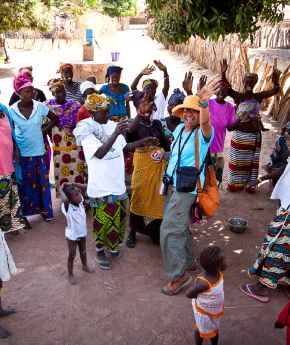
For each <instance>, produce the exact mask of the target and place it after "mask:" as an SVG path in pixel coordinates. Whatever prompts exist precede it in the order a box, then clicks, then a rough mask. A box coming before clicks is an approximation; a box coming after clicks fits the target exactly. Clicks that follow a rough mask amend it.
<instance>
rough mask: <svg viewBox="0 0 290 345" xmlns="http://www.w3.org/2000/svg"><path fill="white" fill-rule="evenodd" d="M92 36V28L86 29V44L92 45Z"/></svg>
mask: <svg viewBox="0 0 290 345" xmlns="http://www.w3.org/2000/svg"><path fill="white" fill-rule="evenodd" d="M93 38H94V30H93V29H86V44H87V45H89V46H90V45H92V44H93Z"/></svg>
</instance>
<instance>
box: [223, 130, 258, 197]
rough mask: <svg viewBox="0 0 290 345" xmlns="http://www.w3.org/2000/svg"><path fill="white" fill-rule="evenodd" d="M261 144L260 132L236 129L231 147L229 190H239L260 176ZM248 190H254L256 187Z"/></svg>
mask: <svg viewBox="0 0 290 345" xmlns="http://www.w3.org/2000/svg"><path fill="white" fill-rule="evenodd" d="M261 144H262V136H261V133H260V132H258V133H244V132H240V131H234V133H233V136H232V140H231V147H230V162H229V176H228V190H230V191H231V192H239V191H241V190H243V189H244V187H245V185H246V184H247V183H248V182H250V181H254V180H256V179H257V178H258V173H259V161H260V152H261ZM247 191H249V192H251V191H252V192H254V191H255V188H253V189H252V190H247Z"/></svg>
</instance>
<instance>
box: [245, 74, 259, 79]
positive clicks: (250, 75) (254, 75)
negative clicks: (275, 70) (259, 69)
mask: <svg viewBox="0 0 290 345" xmlns="http://www.w3.org/2000/svg"><path fill="white" fill-rule="evenodd" d="M247 77H248V78H254V79H256V80H258V79H259V77H258V74H257V73H245V75H244V78H247Z"/></svg>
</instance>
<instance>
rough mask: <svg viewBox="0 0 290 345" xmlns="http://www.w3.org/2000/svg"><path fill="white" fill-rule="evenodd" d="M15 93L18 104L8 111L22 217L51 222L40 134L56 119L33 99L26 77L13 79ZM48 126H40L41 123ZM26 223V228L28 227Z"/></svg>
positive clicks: (22, 75) (18, 76)
mask: <svg viewBox="0 0 290 345" xmlns="http://www.w3.org/2000/svg"><path fill="white" fill-rule="evenodd" d="M13 86H14V90H15V92H16V93H17V94H18V95H19V97H20V101H18V102H17V103H15V104H13V105H12V106H11V107H10V108H9V113H10V116H11V118H12V122H13V126H14V128H15V136H16V143H17V145H18V147H19V150H20V168H21V172H22V182H21V183H20V184H19V186H18V190H19V197H20V202H21V208H22V214H23V216H24V217H27V216H31V215H35V214H41V215H42V216H43V217H44V219H45V220H50V219H52V218H53V212H52V205H51V194H50V187H49V178H48V169H47V164H46V154H45V145H44V140H43V134H47V133H48V132H49V131H51V129H52V128H53V126H55V125H56V124H57V121H58V119H57V117H56V115H55V114H54V113H53V112H52V111H50V110H49V108H48V107H47V106H46V105H44V104H43V103H41V102H38V101H35V100H34V99H33V93H34V88H33V85H32V82H31V79H30V78H29V77H28V76H27V75H26V74H19V75H17V76H16V77H15V78H14V83H13ZM45 117H48V118H49V120H50V122H49V124H47V125H46V126H43V119H44V118H45ZM29 226H30V225H29V223H28V221H27V219H26V227H29Z"/></svg>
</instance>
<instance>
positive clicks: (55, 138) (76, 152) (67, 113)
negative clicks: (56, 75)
mask: <svg viewBox="0 0 290 345" xmlns="http://www.w3.org/2000/svg"><path fill="white" fill-rule="evenodd" d="M48 86H49V89H50V91H51V92H52V94H53V96H54V99H50V100H49V101H47V103H46V105H47V106H48V107H49V108H50V109H51V110H52V111H53V112H54V113H55V114H56V116H57V117H58V120H59V121H58V125H57V126H55V127H54V128H53V129H52V144H53V161H54V177H55V190H56V197H57V198H60V193H59V188H60V186H61V185H62V184H63V183H64V182H68V183H84V172H85V165H84V156H83V151H82V148H81V147H78V146H77V145H76V141H75V137H74V135H73V134H72V131H73V130H74V128H75V126H76V117H77V113H78V110H79V108H80V106H81V105H80V104H79V103H78V102H77V101H75V100H72V99H69V100H67V99H66V91H65V88H64V82H63V80H62V79H52V80H50V81H49V82H48Z"/></svg>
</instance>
